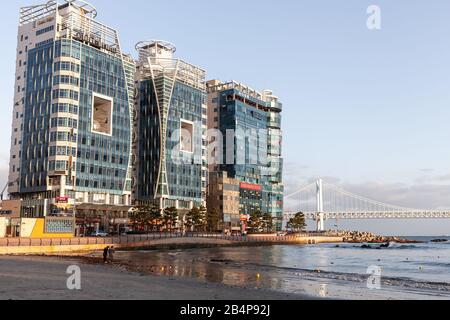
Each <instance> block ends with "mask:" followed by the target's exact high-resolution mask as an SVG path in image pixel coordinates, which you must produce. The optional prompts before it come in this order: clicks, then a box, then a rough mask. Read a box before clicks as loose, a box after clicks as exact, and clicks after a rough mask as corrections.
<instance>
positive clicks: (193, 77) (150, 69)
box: [134, 41, 207, 210]
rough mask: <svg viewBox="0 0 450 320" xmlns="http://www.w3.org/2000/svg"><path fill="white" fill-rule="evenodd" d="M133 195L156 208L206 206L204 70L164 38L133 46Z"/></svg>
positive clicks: (139, 200)
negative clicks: (135, 57)
mask: <svg viewBox="0 0 450 320" xmlns="http://www.w3.org/2000/svg"><path fill="white" fill-rule="evenodd" d="M137 50H138V51H139V57H140V58H139V62H138V65H137V71H136V86H137V101H136V114H137V117H136V119H137V120H136V136H137V137H138V139H137V140H136V146H135V157H136V165H135V177H136V179H135V183H134V198H135V199H136V200H137V201H138V202H140V203H156V204H157V205H159V207H160V208H161V209H164V208H167V207H176V208H178V209H181V210H188V209H191V208H192V207H194V206H197V207H198V206H201V205H205V197H206V178H207V167H206V130H207V118H206V117H207V110H206V107H207V106H206V84H205V72H204V71H203V70H201V69H200V68H198V67H196V66H193V65H191V64H188V63H186V62H184V61H182V60H179V59H175V58H173V54H174V53H175V47H174V46H173V45H171V44H170V43H167V42H163V41H149V42H141V43H139V44H138V45H137Z"/></svg>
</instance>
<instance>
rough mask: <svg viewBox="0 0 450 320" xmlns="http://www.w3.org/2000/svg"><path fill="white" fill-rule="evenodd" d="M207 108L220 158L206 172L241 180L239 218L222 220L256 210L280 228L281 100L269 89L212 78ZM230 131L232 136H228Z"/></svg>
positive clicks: (281, 211)
mask: <svg viewBox="0 0 450 320" xmlns="http://www.w3.org/2000/svg"><path fill="white" fill-rule="evenodd" d="M208 110H209V114H208V117H209V128H211V129H217V130H219V131H220V133H221V136H222V137H223V144H222V145H223V152H222V153H220V154H221V157H222V158H223V159H219V161H216V162H217V163H215V164H212V165H211V166H210V172H226V173H227V176H228V177H229V178H232V179H235V180H236V181H238V182H239V183H240V199H239V208H240V210H239V213H240V215H241V216H240V217H239V216H236V215H234V216H231V217H230V216H227V215H226V214H224V221H225V222H226V223H228V224H230V225H231V227H233V226H236V225H239V223H240V222H241V221H240V220H242V216H247V215H251V214H252V213H256V212H260V213H262V214H268V215H271V216H272V217H273V218H276V222H277V228H281V221H282V216H283V192H284V187H283V184H282V171H283V161H282V132H281V111H282V104H281V103H280V102H279V100H278V98H277V97H276V96H274V95H273V93H272V92H271V91H270V90H265V91H263V92H262V93H260V92H258V91H255V90H253V89H251V88H249V87H247V86H245V85H242V84H240V83H237V82H229V83H221V82H219V81H217V80H213V81H209V82H208ZM230 132H231V133H232V134H233V135H234V137H233V139H231V140H230V139H229V138H228V135H229V133H230ZM210 189H211V190H216V188H214V187H213V188H210ZM215 192H216V191H214V193H215ZM209 197H212V199H215V198H219V199H220V198H221V197H222V198H223V197H226V196H224V195H221V194H220V195H217V194H211V195H210V196H209Z"/></svg>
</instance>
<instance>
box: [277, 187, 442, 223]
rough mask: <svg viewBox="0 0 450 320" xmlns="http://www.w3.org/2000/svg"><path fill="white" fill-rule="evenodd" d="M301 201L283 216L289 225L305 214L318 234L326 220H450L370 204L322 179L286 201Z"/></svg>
mask: <svg viewBox="0 0 450 320" xmlns="http://www.w3.org/2000/svg"><path fill="white" fill-rule="evenodd" d="M288 199H295V200H296V201H298V202H297V203H298V204H297V205H296V208H295V209H296V210H295V211H292V212H290V211H288V212H285V214H284V221H285V222H287V221H289V220H290V219H291V218H292V217H293V216H295V214H296V213H298V212H302V213H303V214H304V215H305V217H306V219H310V220H314V221H316V223H317V231H325V221H326V220H341V219H343V220H346V219H450V210H425V209H411V208H404V207H399V206H395V205H390V204H386V203H382V202H379V201H375V200H371V199H368V198H365V197H362V196H360V195H356V194H354V193H351V192H349V191H346V190H344V189H342V188H340V187H338V186H336V185H333V184H331V183H327V182H325V181H323V180H322V179H319V180H317V181H316V182H313V183H311V184H308V185H307V186H304V187H302V188H300V189H299V190H297V191H296V192H294V193H292V194H290V195H288V196H286V197H285V200H288Z"/></svg>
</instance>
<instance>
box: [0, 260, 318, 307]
mask: <svg viewBox="0 0 450 320" xmlns="http://www.w3.org/2000/svg"><path fill="white" fill-rule="evenodd" d="M71 265H77V266H79V267H80V269H81V290H73V291H72V290H69V289H67V279H68V277H69V276H70V275H69V274H67V273H66V272H67V268H68V267H69V266H71ZM128 299H132V300H308V299H312V298H311V297H308V296H304V295H294V294H286V293H280V292H274V291H269V290H256V289H246V288H240V287H231V286H225V285H220V284H211V283H205V282H201V281H197V280H194V279H187V278H172V277H162V276H151V275H141V274H139V273H134V272H130V271H127V270H126V269H124V268H120V267H119V266H113V265H102V264H90V263H85V262H83V261H82V260H81V259H77V258H57V257H15V256H9V257H8V256H3V257H0V300H128Z"/></svg>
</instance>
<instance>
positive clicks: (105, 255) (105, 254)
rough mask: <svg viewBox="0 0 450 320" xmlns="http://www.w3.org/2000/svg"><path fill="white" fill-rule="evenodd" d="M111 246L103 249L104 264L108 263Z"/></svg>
mask: <svg viewBox="0 0 450 320" xmlns="http://www.w3.org/2000/svg"><path fill="white" fill-rule="evenodd" d="M108 254H109V246H108V247H106V248H105V249H103V263H107V262H108Z"/></svg>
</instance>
